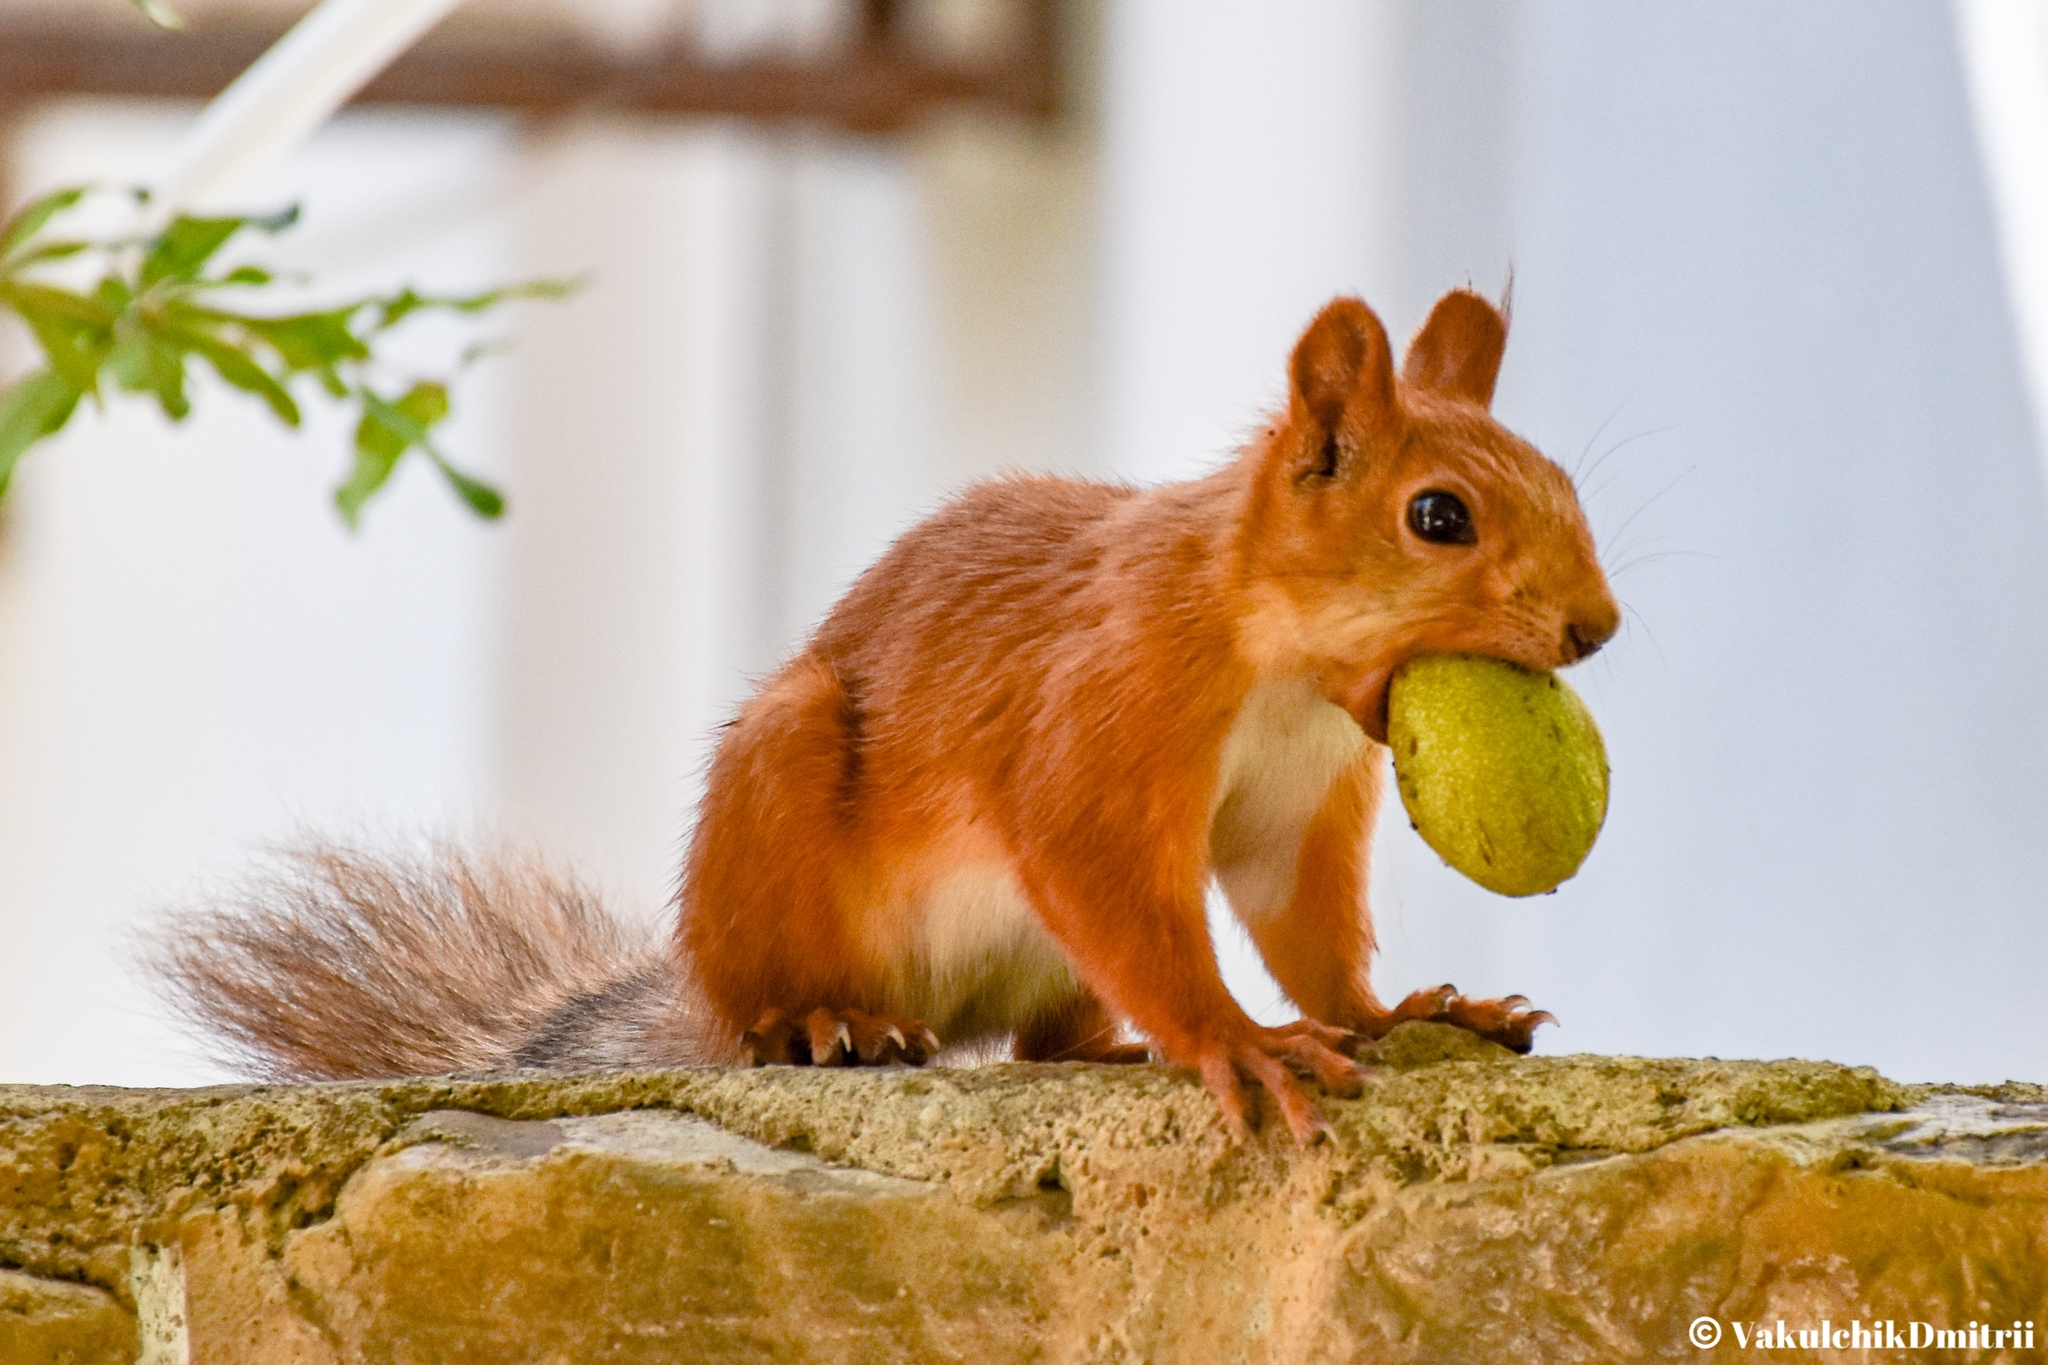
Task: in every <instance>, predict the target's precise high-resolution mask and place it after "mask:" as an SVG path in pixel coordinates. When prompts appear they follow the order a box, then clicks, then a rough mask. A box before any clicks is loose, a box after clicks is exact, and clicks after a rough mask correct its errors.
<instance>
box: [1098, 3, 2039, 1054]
mask: <svg viewBox="0 0 2048 1365" xmlns="http://www.w3.org/2000/svg"><path fill="white" fill-rule="evenodd" d="M1109 13H1110V15H1111V22H1110V25H1109V29H1108V33H1109V53H1108V62H1107V68H1108V72H1109V84H1108V88H1107V100H1108V113H1107V119H1106V151H1105V179H1106V183H1107V185H1108V186H1109V191H1108V204H1107V209H1106V212H1107V220H1106V229H1105V230H1106V241H1107V248H1106V250H1107V253H1108V260H1107V262H1106V266H1105V274H1104V280H1105V283H1104V298H1105V318H1104V326H1105V329H1106V335H1107V336H1108V338H1109V343H1108V344H1109V354H1108V356H1107V360H1106V366H1105V373H1106V374H1107V375H1108V376H1109V380H1110V392H1109V395H1108V399H1107V401H1108V403H1109V405H1110V407H1109V413H1108V415H1107V418H1106V421H1105V431H1106V437H1107V444H1108V450H1109V452H1110V453H1111V455H1112V456H1113V458H1114V459H1115V460H1116V461H1117V462H1118V465H1119V467H1120V468H1122V469H1125V470H1128V471H1130V472H1132V473H1134V474H1137V475H1139V476H1141V477H1157V476H1160V475H1164V474H1167V473H1169V472H1174V473H1177V472H1181V471H1185V470H1192V469H1194V468H1198V467H1200V466H1201V464H1202V463H1203V462H1204V461H1205V460H1207V459H1211V458H1213V457H1215V456H1216V455H1217V454H1218V453H1220V452H1222V451H1224V450H1226V449H1228V448H1229V446H1230V445H1231V443H1232V441H1233V438H1234V436H1235V435H1236V433H1238V432H1240V431H1242V430H1243V429H1244V428H1245V427H1246V426H1247V425H1249V423H1250V422H1251V420H1252V419H1253V417H1254V415H1255V414H1256V412H1257V410H1258V405H1259V403H1260V402H1261V401H1262V400H1270V399H1272V398H1274V397H1277V396H1278V394H1279V392H1280V386H1281V381H1282V375H1283V370H1282V362H1283V357H1284V355H1285V353H1286V348H1287V346H1288V345H1289V343H1290V342H1291V340H1292V336H1293V330H1294V329H1295V328H1298V327H1299V326H1300V325H1301V323H1302V322H1304V321H1306V319H1307V317H1308V316H1309V314H1310V313H1311V312H1312V311H1313V309H1314V307H1315V306H1316V305H1317V304H1318V303H1320V302H1321V301H1322V299H1323V298H1324V297H1326V296H1327V295H1329V294H1331V293H1334V292H1338V291H1339V290H1357V291H1362V292H1363V293H1365V295H1366V296H1367V297H1368V299H1370V300H1371V301H1373V302H1375V303H1376V304H1377V305H1378V306H1379V307H1380V308H1381V311H1382V313H1383V316H1384V317H1385V319H1386V321H1387V322H1388V324H1389V327H1390V329H1391V330H1393V331H1394V332H1395V333H1396V335H1397V336H1398V335H1400V334H1402V333H1404V332H1405V331H1406V330H1407V329H1409V328H1412V327H1413V326H1414V325H1415V324H1416V323H1417V322H1419V321H1420V319H1421V316H1422V314H1423V311H1424V309H1425V308H1426V307H1427V304H1428V302H1429V301H1430V300H1431V299H1433V298H1434V297H1435V296H1436V294H1437V293H1439V292H1441V291H1442V290H1443V289H1445V288H1448V287H1450V286H1453V285H1457V284H1464V283H1467V282H1468V281H1470V282H1473V283H1476V284H1478V285H1479V286H1480V287H1482V288H1487V289H1497V288H1498V286H1499V283H1500V281H1501V280H1502V279H1503V278H1504V276H1505V274H1506V272H1507V269H1508V267H1509V265H1510V264H1512V265H1513V267H1514V269H1515V278H1516V295H1515V332H1514V336H1513V339H1512V341H1511V343H1510V346H1509V351H1508V358H1507V364H1506V368H1505V371H1504V373H1503V378H1502V383H1501V389H1500V394H1499V399H1498V402H1497V403H1496V412H1497V414H1498V415H1499V416H1500V417H1501V418H1502V419H1503V420H1504V421H1506V422H1507V423H1508V424H1509V425H1510V426H1512V427H1514V428H1516V429H1517V430H1520V431H1522V432H1523V433H1525V434H1526V435H1528V436H1530V437H1531V438H1532V439H1534V440H1535V441H1536V442H1537V443H1538V444H1539V445H1540V446H1542V447H1544V448H1546V449H1548V450H1549V451H1551V452H1552V453H1553V454H1554V455H1555V456H1557V457H1558V458H1559V459H1560V460H1562V461H1563V462H1565V463H1566V464H1567V466H1568V467H1574V468H1579V469H1581V470H1582V472H1583V473H1584V475H1585V477H1584V479H1583V483H1584V486H1585V490H1586V494H1587V503H1588V507H1589V511H1590V515H1591V518H1592V521H1593V524H1594V527H1595V530H1596V532H1597V533H1598V534H1599V535H1600V538H1601V542H1602V545H1603V547H1604V548H1605V550H1606V553H1607V556H1608V558H1609V562H1610V564H1611V565H1612V567H1613V568H1614V569H1615V570H1616V586H1617V590H1618V592H1619V593H1620V595H1621V597H1622V598H1623V600H1624V601H1625V602H1626V603H1627V605H1628V608H1629V613H1628V621H1629V624H1628V627H1627V629H1626V631H1625V633H1624V634H1623V636H1622V637H1621V638H1620V639H1619V640H1618V641H1617V642H1616V643H1615V644H1613V645H1611V646H1610V647H1609V648H1608V650H1607V651H1606V652H1605V653H1603V654H1602V655H1601V656H1600V658H1599V659H1597V660H1596V661H1594V662H1593V663H1592V664H1590V665H1589V666H1587V667H1585V668H1582V669H1580V670H1578V672H1577V674H1576V675H1575V681H1576V684H1577V685H1578V686H1579V687H1580V688H1581V689H1583V691H1584V692H1585V693H1586V695H1587V697H1588V699H1589V701H1590V702H1591V704H1592V706H1593V708H1594V710H1595V712H1596V714H1597V715H1598V716H1599V717H1600V719H1601V722H1602V724H1603V726H1604V728H1605V730H1606V734H1607V737H1608V740H1609V744H1610V748H1611V752H1612V757H1613V760H1614V766H1615V788H1614V801H1613V807H1612V813H1611V816H1610V821H1609V826H1608V829H1607V830H1606V831H1605V833H1604V834H1603V836H1602V839H1601V841H1600V845H1599V847H1598V848H1597V849H1596V850H1595V852H1594V854H1593V857H1592V859H1591V861H1590V862H1589V863H1588V865H1587V868H1586V870H1585V871H1584V872H1583V873H1582V874H1581V875H1580V877H1579V878H1577V879H1576V880H1575V881H1573V882H1570V883H1568V884H1567V885H1566V886H1565V887H1564V888H1563V889H1562V890H1561V891H1559V892H1558V893H1557V894H1556V895H1555V896H1552V897H1547V898H1543V899H1540V900H1537V901H1534V902H1508V901H1503V900H1501V899H1499V898H1497V897H1493V896H1490V895H1488V894H1487V893H1485V892H1482V891H1480V890H1478V889H1477V888H1475V887H1473V886H1471V885H1470V884H1469V883H1466V882H1464V881H1463V880H1462V879H1461V878H1459V877H1457V876H1456V875H1455V874H1453V873H1450V872H1449V871H1448V870H1446V869H1444V868H1443V867H1442V866H1441V865H1440V864H1439V863H1437V861H1436V860H1435V858H1434V856H1433V855H1431V854H1430V853H1429V852H1428V850H1427V849H1426V848H1424V847H1423V846H1422V845H1421V843H1420V841H1419V840H1418V839H1417V838H1416V837H1415V836H1414V835H1413V834H1412V833H1411V832H1410V831H1409V830H1408V829H1407V828H1406V824H1405V820H1403V819H1402V818H1401V817H1400V815H1399V812H1398V808H1396V809H1394V810H1393V811H1390V812H1389V816H1390V818H1389V819H1387V820H1385V821H1383V824H1382V829H1381V831H1380V835H1379V839H1378V851H1377V855H1376V856H1377V859H1378V863H1379V868H1378V872H1377V876H1376V886H1375V901H1376V905H1377V909H1378V916H1379V921H1380V925H1381V934H1382V942H1383V944H1384V945H1385V954H1384V957H1383V960H1382V963H1381V966H1380V969H1379V972H1378V973H1377V979H1378V983H1379V985H1380V988H1381V992H1382V994H1383V995H1386V996H1389V997H1398V996H1399V995H1400V994H1402V993H1404V992H1405V991H1407V990H1409V989H1412V988H1414V987H1417V986H1422V985H1427V984H1431V983H1434V982H1436V981H1441V980H1455V981H1457V982H1458V983H1459V984H1460V985H1461V986H1463V987H1465V988H1466V989H1467V990H1470V991H1474V992H1480V993H1486V994H1499V993H1505V992H1509V991H1520V992H1524V993H1526V994H1528V995H1530V996H1531V997H1533V998H1534V999H1535V1001H1536V1003H1537V1004H1539V1005H1540V1006H1542V1007H1545V1008H1548V1009H1550V1010H1552V1011H1554V1012H1555V1013H1556V1014H1557V1015H1558V1016H1559V1018H1560V1019H1561V1020H1562V1021H1563V1027H1562V1028H1560V1029H1557V1030H1546V1031H1545V1032H1544V1033H1543V1034H1542V1035H1541V1040H1542V1041H1541V1044H1540V1045H1541V1047H1542V1048H1543V1049H1544V1050H1560V1049H1565V1050H1571V1049H1587V1050H1596V1051H1598V1050H1616V1051H1631V1052H1649V1053H1660V1052H1669V1053H1718V1054H1721V1055H1783V1054H1794V1055H1805V1056H1829V1057H1837V1058H1840V1059H1843V1060H1847V1061H1855V1062H1870V1063H1874V1064H1877V1065H1880V1066H1882V1067H1884V1068H1886V1069H1887V1070H1888V1071H1890V1072H1891V1073H1893V1074H1895V1075H1901V1076H1907V1077H1915V1078H1920V1077H1936V1076H1940V1077H1947V1078H1951V1079H1959V1080H1984V1079H1995V1078H1999V1077H2002V1076H2005V1075H2008V1074H2011V1075H2039V1074H2041V1073H2042V1072H2043V1071H2044V1070H2048V1042H2044V1037H2048V1035H2044V1034H2043V1033H2042V1032H2041V1030H2040V1029H2039V1028H2038V1027H2036V1026H2035V1025H2034V1018H2033V1017H2034V1014H2035V1012H2036V1008H2037V1002H2038V999H2039V995H2040V987H2039V984H2038V979H2037V978H2038V973H2037V972H2036V971H2035V966H2036V964H2037V963H2038V962H2039V961H2040V960H2041V957H2042V951H2043V948H2044V947H2048V916H2044V915H2042V914H2041V906H2042V900H2043V896H2042V887H2043V885H2044V878H2048V839H2044V835H2048V691H2044V690H2043V689H2042V688H2041V687H2040V686H2039V679H2040V678H2041V677H2043V676H2048V674H2044V667H2048V610H2044V608H2048V507H2044V500H2043V496H2042V483H2041V479H2040V475H2039V471H2038V468H2037V464H2036V456H2035V451H2034V448H2033V443H2032V440H2031V436H2030V432H2029V429H2028V425H2027V409H2026V406H2025V398H2024V392H2023V388H2022V385H2021V382H2020V372H2019V368H2018V364H2017V360H2016V355H2015V350H2014V342H2013V336H2012V331H2011V327H2010V324H2009V320H2008V316H2007V305H2006V296H2005V292H2004V286H2003V281H2002V280H2001V278H2000V275H1999V272H1998V264H1997V258H1996V255H1995V252H1994V239H1993V234H1992V228H1991V222H1990V218H1989V214H1988V207H1987V199H1986V194H1985V190H1984V186H1983V184H1982V183H1981V180H1980V176H1979V173H1978V168H1977V162H1976V153H1975V147H1974V144H1973V140H1972V135H1971V129H1970V125H1969V121H1968V118H1967V101H1966V96H1965V91H1964V89H1963V86H1962V83H1961V77H1960V71H1959V66H1958V60H1957V50H1956V45H1955V40H1954V36H1953V34H1952V32H1951V29H1950V21H1949V14H1948V12H1947V9H1946V8H1945V7H1944V6H1942V5H1939V4H1934V3H1888V4H1882V5H1863V6H1839V5H1822V4H1797V5H1784V4H1777V3H1722V2H1721V0H1715V3H1705V2H1704V0H1703V2H1702V3H1689V4H1672V5H1658V6H1642V5H1633V4H1625V3H1580V4H1574V5H1534V4H1513V3H1508V2H1507V0H1429V2H1428V3H1421V0H1413V2H1404V3H1382V4H1373V5H1337V4H1331V5H1328V6H1320V5H1311V4H1302V5H1298V6H1287V7H1284V10H1282V11H1281V12H1278V13H1276V12H1275V11H1274V10H1273V8H1272V7H1265V8H1262V9H1260V10H1258V11H1257V12H1256V13H1254V12H1253V11H1252V10H1250V9H1248V8H1246V7H1240V6H1234V5H1226V4H1220V3H1219V4H1190V5H1176V4H1166V3H1145V2H1144V0H1131V3H1126V4H1118V5H1115V6H1112V7H1111V8H1110V11H1109ZM1375 120H1376V121H1377V123H1376V124H1374V126H1376V127H1377V128H1378V129H1379V134H1378V136H1373V135H1368V134H1366V133H1362V132H1361V125H1362V123H1365V122H1369V121H1375ZM1389 136H1390V137H1391V139H1392V145H1391V146H1389V145H1388V144H1387V142H1386V141H1383V140H1382V139H1385V138H1387V137H1389ZM1333 225H1334V227H1335V230H1330V229H1331V228H1332V226H1333ZM1219 941H1220V944H1221V946H1222V947H1223V948H1224V950H1225V953H1226V958H1227V959H1228V961H1229V965H1230V967H1231V979H1232V980H1233V982H1234V983H1235V984H1236V985H1237V987H1238V989H1239V990H1240V993H1241V994H1242V995H1243V996H1244V998H1245V999H1246V1000H1247V1002H1248V1003H1249V1004H1252V1005H1254V1006H1260V1005H1264V1004H1266V1003H1267V1002H1269V1001H1270V1000H1271V998H1272V996H1271V987H1270V984H1269V983H1267V982H1265V981H1264V979H1263V977H1262V975H1261V974H1260V973H1259V972H1258V971H1257V969H1256V965H1255V964H1254V963H1251V962H1250V961H1249V959H1248V955H1247V954H1246V953H1245V952H1244V951H1243V947H1242V940H1241V937H1240V936H1238V935H1236V934H1235V932H1234V931H1232V930H1230V929H1228V928H1225V929H1222V930H1221V931H1220V933H1219ZM1965 1002H1967V1003H1965ZM1273 1012H1275V1013H1278V1012H1280V1011H1277V1010H1276V1011H1273Z"/></svg>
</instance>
